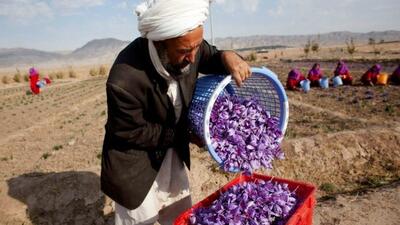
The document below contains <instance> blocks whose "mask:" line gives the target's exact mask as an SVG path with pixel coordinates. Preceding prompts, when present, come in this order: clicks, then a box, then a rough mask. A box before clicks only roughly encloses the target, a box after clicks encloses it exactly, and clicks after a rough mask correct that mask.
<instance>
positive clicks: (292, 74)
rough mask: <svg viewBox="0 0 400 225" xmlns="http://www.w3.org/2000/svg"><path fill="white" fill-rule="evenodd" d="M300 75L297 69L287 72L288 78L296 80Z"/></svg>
mask: <svg viewBox="0 0 400 225" xmlns="http://www.w3.org/2000/svg"><path fill="white" fill-rule="evenodd" d="M300 75H301V73H300V71H299V70H298V69H292V70H291V71H290V72H289V75H288V77H289V79H293V80H298V79H300Z"/></svg>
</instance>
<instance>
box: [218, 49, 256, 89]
mask: <svg viewBox="0 0 400 225" xmlns="http://www.w3.org/2000/svg"><path fill="white" fill-rule="evenodd" d="M222 61H223V63H224V65H225V67H226V69H227V70H228V71H229V73H230V74H232V77H233V79H234V80H235V81H236V84H237V85H238V86H239V87H241V86H242V83H243V81H245V80H246V79H247V78H249V77H250V76H251V70H250V66H249V65H248V64H247V62H246V61H244V60H243V59H242V58H240V57H239V56H238V55H237V54H236V53H235V52H233V51H223V52H222Z"/></svg>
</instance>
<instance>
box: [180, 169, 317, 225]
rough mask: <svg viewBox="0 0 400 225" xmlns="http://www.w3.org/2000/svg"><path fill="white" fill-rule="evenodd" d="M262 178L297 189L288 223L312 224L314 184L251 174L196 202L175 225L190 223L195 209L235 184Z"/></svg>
mask: <svg viewBox="0 0 400 225" xmlns="http://www.w3.org/2000/svg"><path fill="white" fill-rule="evenodd" d="M260 179H261V180H266V181H269V180H273V181H275V182H278V183H286V184H288V187H289V190H291V191H295V194H296V197H297V201H298V203H297V206H296V209H295V211H294V212H293V214H292V215H291V216H290V218H288V220H287V222H286V225H312V218H313V211H314V207H315V204H316V200H315V191H316V188H315V186H314V185H311V184H307V183H303V182H298V181H292V180H286V179H283V178H277V177H270V176H265V175H260V174H252V175H251V176H246V175H240V176H239V177H237V178H235V179H234V180H232V181H231V182H229V183H228V184H226V185H225V186H223V187H222V188H221V189H219V190H218V191H216V192H214V193H213V194H211V195H210V196H208V197H207V198H205V199H204V200H202V201H200V202H199V203H197V204H195V205H194V206H193V207H192V208H190V209H188V210H186V211H185V212H183V213H182V214H181V215H180V216H178V218H176V220H175V223H174V225H188V224H190V223H189V218H190V215H191V214H192V213H193V211H194V210H195V209H197V208H202V207H208V206H210V205H211V203H212V202H213V201H214V200H216V199H217V198H219V196H220V195H221V193H224V192H225V191H226V190H228V189H229V188H230V187H232V186H233V185H236V184H239V183H243V182H246V181H256V180H260Z"/></svg>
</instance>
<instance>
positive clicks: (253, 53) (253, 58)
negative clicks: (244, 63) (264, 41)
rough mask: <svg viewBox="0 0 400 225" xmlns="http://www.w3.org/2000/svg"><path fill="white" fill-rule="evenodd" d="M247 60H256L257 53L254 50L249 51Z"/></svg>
mask: <svg viewBox="0 0 400 225" xmlns="http://www.w3.org/2000/svg"><path fill="white" fill-rule="evenodd" d="M247 60H248V61H250V62H253V61H256V60H257V53H256V52H251V53H250V55H248V56H247Z"/></svg>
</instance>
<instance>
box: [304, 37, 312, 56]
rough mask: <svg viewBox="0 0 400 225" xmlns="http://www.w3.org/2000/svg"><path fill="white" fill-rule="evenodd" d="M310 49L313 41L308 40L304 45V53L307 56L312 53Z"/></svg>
mask: <svg viewBox="0 0 400 225" xmlns="http://www.w3.org/2000/svg"><path fill="white" fill-rule="evenodd" d="M310 49H311V41H310V40H308V42H307V43H306V44H305V45H304V49H303V50H304V54H306V56H308V53H310Z"/></svg>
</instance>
